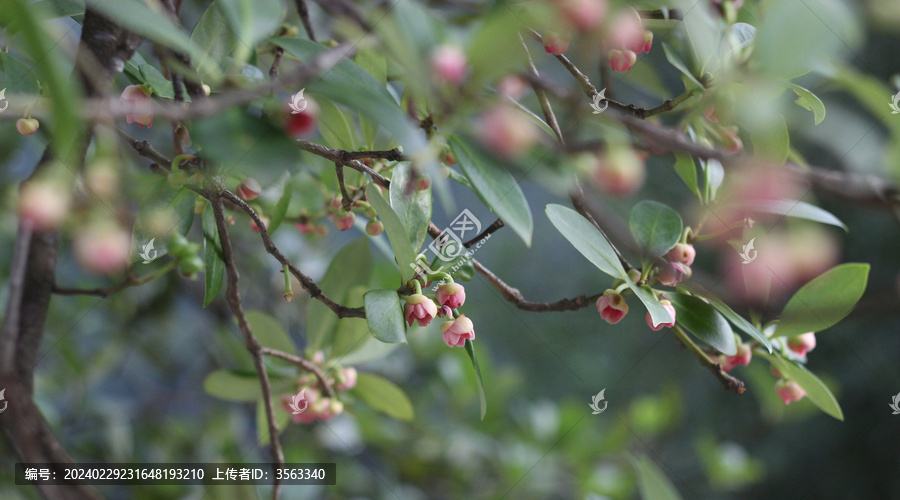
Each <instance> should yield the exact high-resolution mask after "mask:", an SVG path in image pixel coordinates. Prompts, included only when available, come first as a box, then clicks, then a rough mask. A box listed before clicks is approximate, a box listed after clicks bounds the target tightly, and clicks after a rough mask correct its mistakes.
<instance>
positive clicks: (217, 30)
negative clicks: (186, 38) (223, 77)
mask: <svg viewBox="0 0 900 500" xmlns="http://www.w3.org/2000/svg"><path fill="white" fill-rule="evenodd" d="M191 42H192V43H194V44H195V45H196V46H197V49H198V50H199V51H200V52H201V53H202V54H203V55H204V56H205V57H206V58H207V59H209V60H210V61H213V62H217V61H224V60H225V58H226V57H227V56H228V55H229V54H230V53H231V50H232V49H233V48H234V44H235V43H236V42H237V38H235V35H234V32H233V31H231V28H229V27H228V25H227V24H226V22H225V18H224V17H223V16H222V12H221V11H220V10H219V5H218V2H213V3H211V4H210V5H209V7H207V8H206V10H205V11H203V15H201V16H200V19H198V20H197V24H195V25H194V29H193V30H192V31H191ZM214 76H215V75H210V74H206V73H204V72H201V73H200V77H201V78H202V79H204V80H206V79H209V78H214Z"/></svg>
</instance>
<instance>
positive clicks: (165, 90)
mask: <svg viewBox="0 0 900 500" xmlns="http://www.w3.org/2000/svg"><path fill="white" fill-rule="evenodd" d="M137 69H138V73H139V74H140V77H141V81H143V82H144V83H145V84H147V85H149V86H150V87H151V88H153V93H154V95H157V96H159V97H162V98H164V99H174V98H175V88H174V87H172V82H170V81H169V80H166V77H165V76H163V74H162V72H161V71H160V70H158V69H156V67H155V66H153V65H152V64H146V63H145V64H140V65H138V66H137ZM185 98H186V99H190V97H189V96H187V95H185Z"/></svg>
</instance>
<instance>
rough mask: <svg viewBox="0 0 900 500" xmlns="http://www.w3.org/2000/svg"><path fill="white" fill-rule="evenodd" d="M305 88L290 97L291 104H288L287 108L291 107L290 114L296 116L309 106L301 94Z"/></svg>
mask: <svg viewBox="0 0 900 500" xmlns="http://www.w3.org/2000/svg"><path fill="white" fill-rule="evenodd" d="M305 90H306V88H302V89H300V92H297V93H296V94H294V95H292V96H291V102H289V103H288V106H290V107H291V114H292V115H296V114H300V113H302V112H303V110H305V109H306V107H307V106H309V102H307V101H306V98H305V97H303V92H304V91H305Z"/></svg>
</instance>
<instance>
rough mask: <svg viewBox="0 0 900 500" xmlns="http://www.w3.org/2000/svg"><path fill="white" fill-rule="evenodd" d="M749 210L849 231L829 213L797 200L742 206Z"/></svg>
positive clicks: (760, 202) (764, 201) (755, 202)
mask: <svg viewBox="0 0 900 500" xmlns="http://www.w3.org/2000/svg"><path fill="white" fill-rule="evenodd" d="M743 206H745V207H747V208H749V209H750V210H753V211H756V212H765V213H769V214H776V215H784V216H787V217H797V218H798V219H807V220H811V221H814V222H821V223H822V224H830V225H832V226H837V227H839V228H841V229H843V230H844V231H849V230H850V229H849V228H848V227H847V225H846V224H844V223H843V222H841V220H840V219H838V218H837V217H836V216H835V215H834V214H832V213H831V212H829V211H827V210H825V209H822V208H819V207H817V206H815V205H810V204H809V203H806V202H805V201H799V200H759V201H754V202H753V203H751V204H747V205H743Z"/></svg>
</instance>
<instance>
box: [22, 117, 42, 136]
mask: <svg viewBox="0 0 900 500" xmlns="http://www.w3.org/2000/svg"><path fill="white" fill-rule="evenodd" d="M40 126H41V124H40V122H38V121H37V120H35V119H34V118H19V119H18V120H16V130H18V131H19V133H20V134H22V135H31V134H33V133H35V132H37V129H38V127H40Z"/></svg>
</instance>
